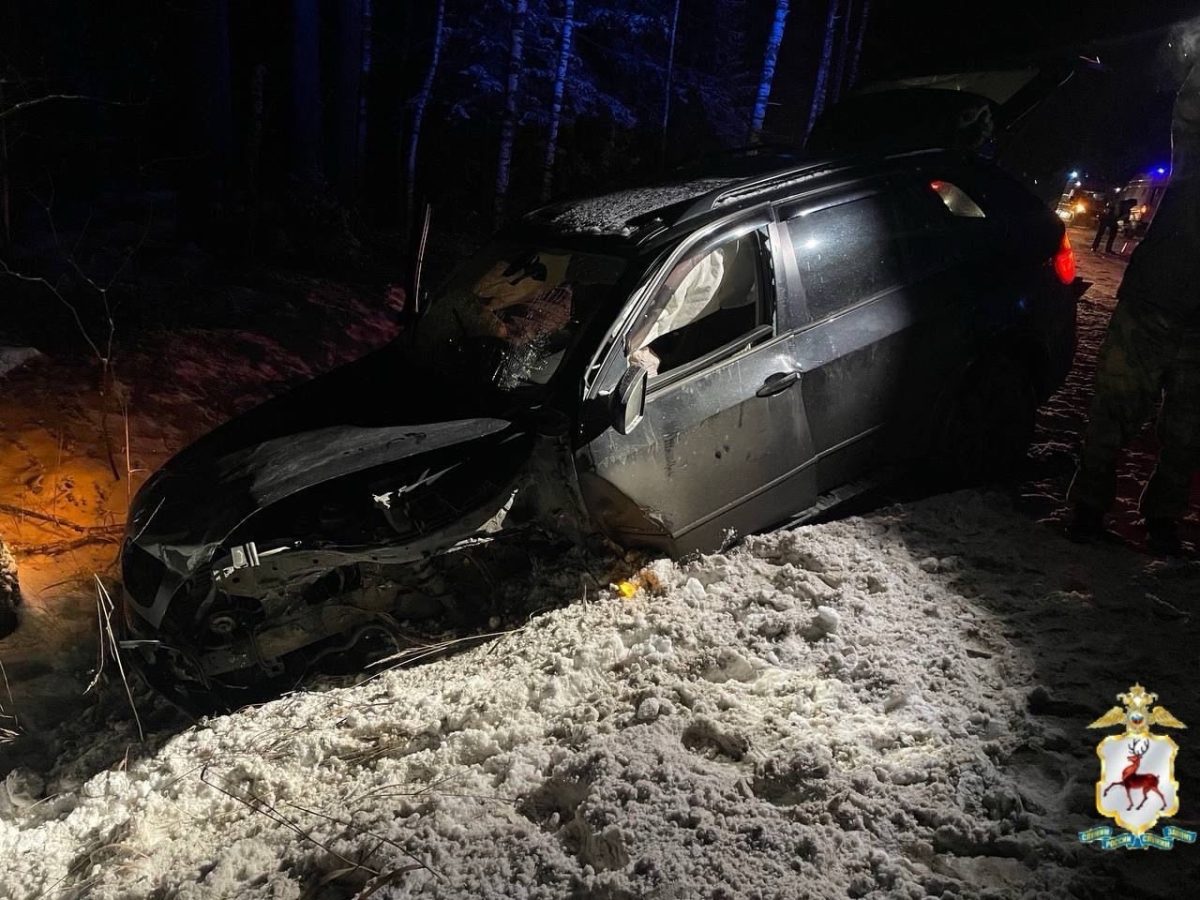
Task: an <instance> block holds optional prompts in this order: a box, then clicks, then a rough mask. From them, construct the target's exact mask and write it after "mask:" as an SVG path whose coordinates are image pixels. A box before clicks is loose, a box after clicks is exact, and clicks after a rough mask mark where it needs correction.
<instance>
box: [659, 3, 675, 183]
mask: <svg viewBox="0 0 1200 900" xmlns="http://www.w3.org/2000/svg"><path fill="white" fill-rule="evenodd" d="M679 3H680V0H675V11H674V12H673V13H672V14H671V31H670V33H669V34H668V35H667V77H666V85H665V87H664V89H663V116H662V137H661V146H660V147H659V152H658V164H659V165H660V166H661V165H663V164H664V163H665V162H666V160H667V126H668V125H669V124H670V122H671V89H672V85H671V78H672V76H673V75H674V74H675V36H676V34H678V32H679Z"/></svg>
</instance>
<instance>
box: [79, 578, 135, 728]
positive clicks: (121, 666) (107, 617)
mask: <svg viewBox="0 0 1200 900" xmlns="http://www.w3.org/2000/svg"><path fill="white" fill-rule="evenodd" d="M92 577H93V578H95V579H96V588H97V591H98V593H97V596H96V605H97V608H98V610H99V612H100V615H101V616H102V617H103V618H102V620H101V622H100V656H101V666H103V659H104V644H105V642H106V640H107V643H108V648H109V652H110V653H111V654H112V658H113V660H114V661H115V662H116V664H117V672H118V673H119V674H120V675H121V683H122V684H123V685H124V686H125V696H126V697H127V698H129V708H130V709H131V710H132V711H133V721H134V722H135V723H136V724H137V730H138V740H139V741H145V740H146V732H145V730H144V729H143V728H142V717H141V716H140V715H138V710H137V704H136V703H134V702H133V691H132V690H130V688H129V677H128V676H127V675H126V674H125V663H124V662H123V661H122V660H121V649H120V647H119V646H118V645H117V636H116V634H115V633H114V632H113V626H112V614H113V611H114V609H115V607H114V605H113V602H112V597H110V596H109V594H108V590H107V589H106V588H105V587H104V582H102V581H101V580H100V577H99V576H98V575H93V576H92ZM100 671H102V669H99V670H97V672H96V678H99V677H100ZM95 683H96V682H95V679H93V681H92V684H95ZM88 689H89V690H90V689H91V685H89V686H88Z"/></svg>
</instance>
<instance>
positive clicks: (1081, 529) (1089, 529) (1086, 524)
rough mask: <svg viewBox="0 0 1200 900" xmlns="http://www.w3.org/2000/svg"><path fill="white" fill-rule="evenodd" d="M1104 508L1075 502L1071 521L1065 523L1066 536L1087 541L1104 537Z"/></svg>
mask: <svg viewBox="0 0 1200 900" xmlns="http://www.w3.org/2000/svg"><path fill="white" fill-rule="evenodd" d="M1104 534H1105V531H1104V510H1102V509H1096V508H1095V507H1094V506H1088V505H1087V504H1086V503H1076V504H1075V511H1074V512H1073V513H1072V514H1071V521H1070V522H1069V523H1067V537H1068V538H1070V539H1071V540H1073V541H1078V542H1080V543H1087V542H1091V541H1098V540H1100V539H1101V538H1103V537H1104Z"/></svg>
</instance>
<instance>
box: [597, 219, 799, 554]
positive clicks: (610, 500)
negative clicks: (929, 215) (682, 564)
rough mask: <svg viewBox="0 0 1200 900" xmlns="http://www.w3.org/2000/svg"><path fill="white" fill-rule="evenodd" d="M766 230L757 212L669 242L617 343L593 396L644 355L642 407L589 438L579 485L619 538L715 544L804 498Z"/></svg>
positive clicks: (795, 408)
mask: <svg viewBox="0 0 1200 900" xmlns="http://www.w3.org/2000/svg"><path fill="white" fill-rule="evenodd" d="M776 235H777V230H776V227H775V226H774V225H773V224H772V223H771V221H770V218H769V213H761V214H760V215H759V218H758V219H757V220H754V221H750V222H743V223H741V224H740V225H737V226H731V227H730V228H727V229H722V230H718V231H717V232H716V233H714V234H712V235H710V236H708V237H706V238H702V239H700V240H697V241H694V242H693V243H691V244H690V245H689V246H686V247H684V248H682V249H680V250H678V251H676V252H675V253H674V254H673V255H672V257H671V259H670V260H669V261H668V262H667V263H666V264H665V265H664V266H663V268H662V270H661V271H660V273H659V275H658V277H657V279H656V281H655V282H653V283H652V285H651V286H650V288H649V289H648V290H647V291H646V292H645V295H644V297H645V299H644V301H643V304H642V307H641V308H640V309H639V311H637V312H636V314H634V315H633V316H631V317H630V319H629V325H628V327H627V328H626V329H625V331H624V333H623V334H622V335H621V338H620V339H619V340H618V341H617V342H616V343H615V345H614V350H613V356H612V358H611V359H610V360H609V362H608V363H607V364H606V366H605V368H606V369H607V370H608V372H609V377H608V378H607V380H606V382H605V380H604V379H603V378H602V379H601V381H602V382H604V383H601V384H600V385H599V386H598V390H597V394H598V397H600V398H602V397H603V396H605V395H611V393H612V392H613V390H614V389H615V384H616V381H617V379H618V378H620V376H621V375H622V374H623V373H625V372H626V371H628V370H629V368H630V367H631V366H637V365H641V366H643V367H645V368H647V370H648V371H649V377H648V380H647V383H646V397H645V412H644V417H643V418H642V420H641V421H640V422H639V423H638V424H637V425H636V427H634V428H633V429H632V430H630V432H629V433H628V434H621V433H619V432H618V431H617V430H616V429H615V428H607V429H605V430H603V431H602V432H601V433H600V434H599V435H598V436H596V437H595V438H594V439H592V440H591V441H590V442H589V443H588V444H587V446H586V447H585V448H584V455H585V456H586V459H587V465H586V466H584V467H583V468H585V471H584V472H583V473H582V474H581V476H580V486H581V489H582V491H583V493H584V497H585V501H586V502H587V503H588V506H589V510H590V512H591V513H592V515H593V516H594V518H595V519H596V520H597V521H598V522H599V523H600V524H601V526H602V527H604V528H605V529H606V530H607V531H608V532H609V533H610V534H612V535H613V536H614V537H615V538H616V539H617V540H619V541H621V542H622V543H625V544H630V545H647V546H653V547H656V548H658V549H662V550H665V551H667V552H671V553H675V554H680V553H686V552H689V551H691V550H713V549H716V548H718V547H719V546H721V545H722V544H723V543H724V542H725V541H727V540H728V539H729V538H730V537H731V536H733V535H742V534H746V533H749V532H754V531H759V530H762V529H764V528H767V527H769V526H771V525H773V524H777V523H779V522H781V521H784V520H787V519H789V518H791V517H792V516H793V515H794V514H795V513H796V512H797V511H799V510H802V509H804V508H806V507H807V506H809V505H811V504H812V502H813V500H814V499H815V482H814V480H813V472H812V463H813V450H812V440H811V436H810V434H809V432H808V426H807V420H806V417H805V414H804V395H803V393H802V392H801V391H800V389H799V381H800V376H799V372H798V368H797V366H796V363H795V360H794V358H793V357H792V354H791V344H790V341H789V339H788V337H787V336H786V335H784V336H779V335H777V332H776V328H775V319H776V316H775V308H776V302H777V299H778V298H779V297H780V295H781V292H782V290H783V286H782V284H781V282H780V280H779V279H778V278H777V277H776V274H775V266H774V264H773V257H772V246H773V244H774V243H775V240H774V238H775V237H776Z"/></svg>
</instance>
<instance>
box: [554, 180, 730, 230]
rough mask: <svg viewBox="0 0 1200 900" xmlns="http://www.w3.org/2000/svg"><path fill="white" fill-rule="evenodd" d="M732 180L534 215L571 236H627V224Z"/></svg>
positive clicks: (647, 190)
mask: <svg viewBox="0 0 1200 900" xmlns="http://www.w3.org/2000/svg"><path fill="white" fill-rule="evenodd" d="M735 181H737V179H734V178H702V179H698V180H696V181H687V182H683V183H680V184H661V185H655V186H652V187H641V188H633V189H631V190H625V191H617V192H616V193H612V194H604V195H602V196H600V197H590V198H588V199H586V200H578V201H572V202H570V203H566V204H563V205H562V206H561V207H558V208H551V209H550V210H547V211H543V212H542V213H535V215H541V216H545V217H546V218H547V219H548V220H549V221H550V222H551V223H552V224H553V225H554V226H555V227H557V228H559V229H560V230H562V231H564V232H568V233H571V234H597V235H601V234H612V235H620V236H622V237H628V236H629V235H631V234H633V232H634V229H633V227H632V226H630V225H629V222H630V221H632V220H633V219H636V218H638V217H639V216H644V215H646V214H648V213H652V212H655V211H656V210H660V209H664V208H666V207H668V206H672V205H674V204H676V203H684V202H686V201H688V200H694V199H696V198H697V197H700V196H703V195H704V194H707V193H709V192H710V191H715V190H717V189H718V188H722V187H725V186H726V185H729V184H733V183H734V182H735Z"/></svg>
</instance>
